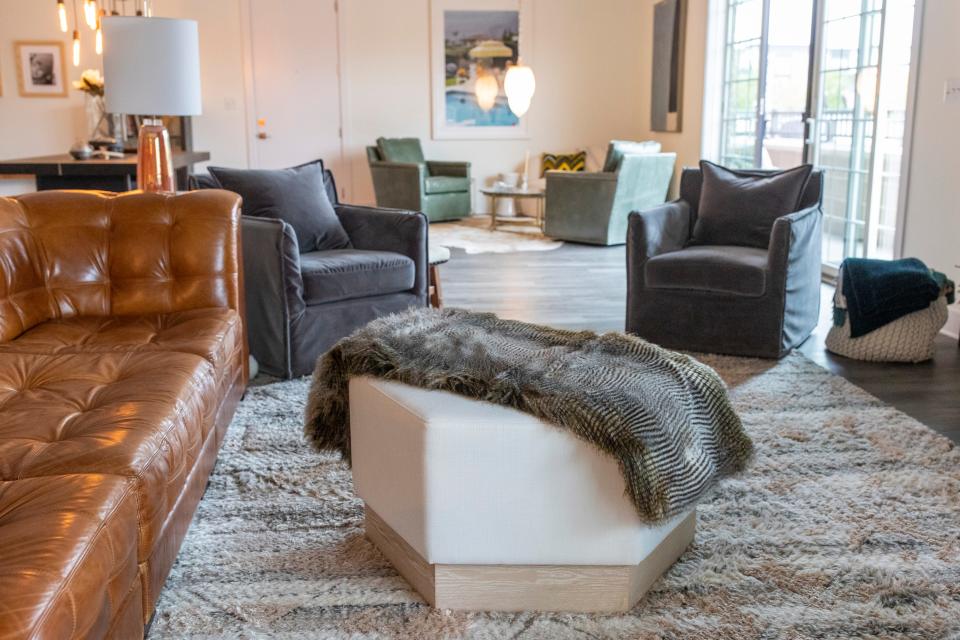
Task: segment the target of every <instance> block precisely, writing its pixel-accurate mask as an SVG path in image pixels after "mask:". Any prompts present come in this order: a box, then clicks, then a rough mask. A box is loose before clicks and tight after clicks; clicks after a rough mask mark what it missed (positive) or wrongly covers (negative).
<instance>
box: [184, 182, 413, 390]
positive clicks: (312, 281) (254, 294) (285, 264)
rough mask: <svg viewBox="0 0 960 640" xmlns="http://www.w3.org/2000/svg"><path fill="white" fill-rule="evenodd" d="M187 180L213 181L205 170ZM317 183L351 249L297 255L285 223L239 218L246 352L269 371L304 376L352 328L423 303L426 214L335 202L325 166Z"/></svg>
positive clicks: (294, 239)
mask: <svg viewBox="0 0 960 640" xmlns="http://www.w3.org/2000/svg"><path fill="white" fill-rule="evenodd" d="M191 183H192V186H193V187H194V188H205V187H210V186H215V184H211V183H210V179H209V178H207V177H205V176H193V177H192V178H191ZM324 183H325V184H324V186H325V188H326V191H327V195H328V197H329V198H330V201H331V202H332V203H333V205H334V211H335V212H336V214H337V217H338V218H339V219H340V224H341V225H342V226H343V228H344V230H345V231H346V232H347V235H348V236H349V238H350V243H351V244H352V247H351V248H348V249H337V250H333V251H311V252H308V253H300V250H299V246H298V243H297V237H296V233H295V231H294V229H293V227H292V226H291V225H289V224H287V223H286V222H284V221H282V220H277V219H273V218H258V217H252V216H243V217H242V218H241V239H242V245H243V271H244V287H245V290H246V312H247V336H248V341H249V345H250V353H251V355H253V356H254V357H255V358H256V359H257V362H258V364H259V366H260V370H261V371H263V372H265V373H268V374H270V375H275V376H279V377H283V378H290V377H297V376H302V375H307V374H309V373H311V372H312V371H313V368H314V365H315V364H316V361H317V358H318V357H319V356H320V355H322V354H323V353H324V352H326V351H327V349H329V348H330V347H331V346H333V344H334V343H336V342H337V341H338V340H340V338H343V337H344V336H346V335H349V334H350V333H352V332H353V331H354V330H355V329H358V328H359V327H361V326H363V325H365V324H366V323H368V322H370V321H371V320H374V319H375V318H378V317H380V316H384V315H387V314H390V313H395V312H397V311H402V310H404V309H407V308H409V307H412V306H425V305H426V304H427V269H428V260H427V233H428V223H427V219H426V217H425V216H424V215H423V214H422V213H419V212H415V211H403V210H398V209H378V208H372V207H361V206H354V205H349V204H342V203H340V202H339V201H338V199H337V193H336V187H335V185H334V182H333V175H332V174H331V173H330V172H329V171H328V170H325V171H324Z"/></svg>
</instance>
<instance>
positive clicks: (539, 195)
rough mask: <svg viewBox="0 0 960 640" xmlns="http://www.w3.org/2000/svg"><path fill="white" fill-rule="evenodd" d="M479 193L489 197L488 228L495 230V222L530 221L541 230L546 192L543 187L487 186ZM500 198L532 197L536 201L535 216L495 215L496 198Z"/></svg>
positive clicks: (519, 198) (521, 198) (520, 198)
mask: <svg viewBox="0 0 960 640" xmlns="http://www.w3.org/2000/svg"><path fill="white" fill-rule="evenodd" d="M480 193H482V194H483V195H485V196H487V197H488V198H490V230H491V231H496V230H497V223H498V222H500V223H505V222H513V223H518V222H519V223H523V222H527V221H532V222H533V224H536V225H537V226H538V227H539V228H540V230H541V231H542V230H543V208H544V200H545V199H546V196H547V192H546V191H545V190H543V189H535V188H531V187H527V188H526V189H522V188H520V187H489V188H486V189H480ZM500 198H513V199H514V201H516V200H523V199H532V200H534V201H536V203H537V208H536V212H535V217H533V218H529V217H526V216H516V217H509V218H508V217H500V216H497V200H499V199H500Z"/></svg>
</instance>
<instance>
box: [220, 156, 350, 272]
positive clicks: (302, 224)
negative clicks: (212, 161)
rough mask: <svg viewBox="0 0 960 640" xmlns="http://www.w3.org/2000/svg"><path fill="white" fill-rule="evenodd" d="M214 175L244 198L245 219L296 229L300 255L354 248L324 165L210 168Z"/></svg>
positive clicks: (314, 163) (223, 184) (221, 183)
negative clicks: (332, 200) (265, 220)
mask: <svg viewBox="0 0 960 640" xmlns="http://www.w3.org/2000/svg"><path fill="white" fill-rule="evenodd" d="M210 173H211V175H213V177H214V178H216V179H217V182H219V183H220V186H222V187H223V188H224V189H226V190H228V191H234V192H236V193H238V194H240V197H241V198H243V213H244V215H248V216H257V217H261V218H274V219H278V220H283V221H284V222H286V223H287V224H289V225H290V226H292V227H293V230H294V231H295V232H296V234H297V244H298V245H299V247H300V253H307V252H309V251H326V250H330V249H347V248H350V247H351V244H350V237H349V236H348V235H347V232H346V231H344V229H343V225H341V224H340V219H339V218H338V217H337V214H336V212H335V211H334V209H333V205H332V204H331V203H330V198H329V197H328V196H327V191H326V189H325V188H324V184H323V164H322V163H320V162H311V163H309V164H305V165H301V166H299V167H292V168H290V169H274V170H265V169H225V168H223V167H210Z"/></svg>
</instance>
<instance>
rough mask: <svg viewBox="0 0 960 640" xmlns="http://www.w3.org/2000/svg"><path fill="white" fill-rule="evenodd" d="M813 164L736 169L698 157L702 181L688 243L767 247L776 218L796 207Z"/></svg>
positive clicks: (791, 211)
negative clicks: (779, 168) (780, 168)
mask: <svg viewBox="0 0 960 640" xmlns="http://www.w3.org/2000/svg"><path fill="white" fill-rule="evenodd" d="M812 170H813V167H812V166H811V165H809V164H803V165H800V166H799V167H794V168H793V169H786V170H785V171H777V172H772V173H771V172H759V171H749V170H748V171H735V170H733V169H727V168H726V167H721V166H720V165H718V164H714V163H712V162H707V161H706V160H701V161H700V172H701V174H702V176H703V185H702V187H701V189H700V204H699V205H698V206H697V223H696V224H695V225H694V228H693V238H692V239H691V244H720V245H735V246H740V247H756V248H758V249H766V248H767V247H768V246H769V244H770V232H771V231H772V230H773V223H774V222H776V220H777V218H779V217H781V216H785V215H787V214H788V213H793V212H794V211H797V210H798V209H799V207H800V200H801V198H802V197H803V191H804V189H805V188H806V186H807V182H808V181H809V180H810V172H811V171H812Z"/></svg>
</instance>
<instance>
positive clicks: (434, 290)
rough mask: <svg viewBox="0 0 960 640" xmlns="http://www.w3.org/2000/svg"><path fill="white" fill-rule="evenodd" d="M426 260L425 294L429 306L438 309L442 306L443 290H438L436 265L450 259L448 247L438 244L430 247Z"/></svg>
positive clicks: (438, 280)
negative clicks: (427, 270) (427, 282)
mask: <svg viewBox="0 0 960 640" xmlns="http://www.w3.org/2000/svg"><path fill="white" fill-rule="evenodd" d="M427 260H428V262H429V263H430V271H429V274H428V275H429V287H428V288H427V296H428V297H429V299H430V306H431V307H433V308H435V309H439V308H440V307H441V306H443V292H442V291H441V290H440V269H438V267H439V266H440V265H441V264H443V263H444V262H447V261H449V260H450V249H447V248H446V247H441V246H439V245H437V246H435V247H430V253H429V256H428V258H427Z"/></svg>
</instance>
